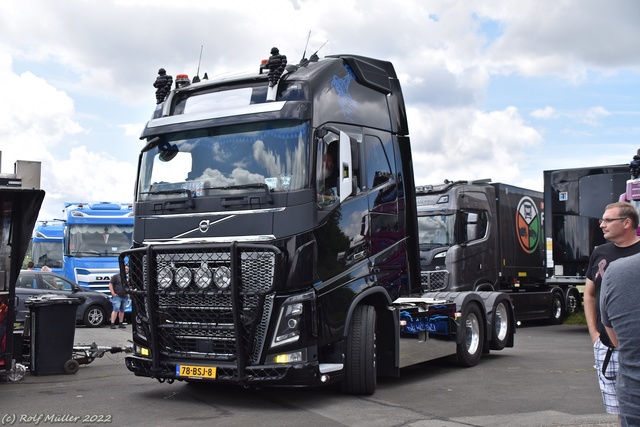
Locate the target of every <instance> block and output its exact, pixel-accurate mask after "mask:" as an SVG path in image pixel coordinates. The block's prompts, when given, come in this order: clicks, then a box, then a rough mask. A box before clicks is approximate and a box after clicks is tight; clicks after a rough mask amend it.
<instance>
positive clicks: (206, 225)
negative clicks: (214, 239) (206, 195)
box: [198, 219, 210, 233]
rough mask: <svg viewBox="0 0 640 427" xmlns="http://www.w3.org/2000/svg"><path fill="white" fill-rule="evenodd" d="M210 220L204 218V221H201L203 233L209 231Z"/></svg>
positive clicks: (199, 226)
mask: <svg viewBox="0 0 640 427" xmlns="http://www.w3.org/2000/svg"><path fill="white" fill-rule="evenodd" d="M209 224H210V222H209V220H208V219H203V220H202V221H200V224H198V228H199V229H200V232H201V233H206V232H207V231H209Z"/></svg>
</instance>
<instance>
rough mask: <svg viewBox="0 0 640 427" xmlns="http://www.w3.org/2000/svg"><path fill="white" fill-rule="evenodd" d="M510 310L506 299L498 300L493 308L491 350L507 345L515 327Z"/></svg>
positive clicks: (500, 348)
mask: <svg viewBox="0 0 640 427" xmlns="http://www.w3.org/2000/svg"><path fill="white" fill-rule="evenodd" d="M509 314H510V311H509V308H508V307H507V302H506V301H505V300H501V301H498V302H497V303H496V305H495V307H494V308H493V315H492V319H491V326H492V328H493V331H492V332H493V333H492V334H491V350H502V349H503V348H505V347H506V346H507V343H508V341H509V336H510V335H511V331H512V328H513V324H512V323H511V320H512V318H511V316H510V315H509Z"/></svg>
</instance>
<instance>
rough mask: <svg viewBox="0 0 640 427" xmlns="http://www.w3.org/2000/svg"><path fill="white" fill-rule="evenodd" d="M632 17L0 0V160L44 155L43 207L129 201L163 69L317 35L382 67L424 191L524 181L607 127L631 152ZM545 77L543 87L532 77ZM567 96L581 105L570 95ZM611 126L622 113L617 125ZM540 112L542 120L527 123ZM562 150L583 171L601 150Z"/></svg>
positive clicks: (546, 10) (487, 0) (413, 7)
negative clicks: (401, 99) (400, 104)
mask: <svg viewBox="0 0 640 427" xmlns="http://www.w3.org/2000/svg"><path fill="white" fill-rule="evenodd" d="M34 11H37V13H35V12H34ZM638 22H640V2H637V1H635V0H611V1H610V2H601V1H600V0H579V1H577V0H562V1H559V2H555V3H549V2H540V1H538V0H519V1H517V2H513V1H511V0H479V1H475V2H465V1H454V2H452V1H444V0H436V1H429V2H425V1H421V0H347V1H346V2H345V1H336V0H322V1H320V0H273V1H270V2H264V1H251V0H239V1H237V2H207V1H202V0H183V1H180V2H175V1H171V0H111V1H109V0H105V1H101V2H86V1H80V0H60V1H57V2H51V1H48V0H30V1H29V2H20V1H17V0H7V1H3V2H1V3H0V75H2V79H0V91H1V92H0V93H2V94H3V102H2V103H0V150H1V151H2V159H3V160H2V162H3V163H2V170H3V172H7V171H10V170H11V169H12V164H13V162H14V161H15V160H17V159H21V160H40V161H42V162H43V175H42V177H43V187H44V188H45V190H47V192H48V195H47V198H46V199H45V203H46V210H47V211H48V210H50V208H49V206H53V207H54V208H55V210H56V211H57V210H59V209H60V208H61V206H62V201H63V200H64V199H65V198H68V199H79V198H89V197H98V198H100V199H103V198H107V196H109V197H108V198H109V199H111V200H117V201H128V200H130V197H131V196H130V195H131V194H132V191H133V182H134V178H133V170H134V169H135V165H136V162H137V158H138V153H139V150H140V148H141V147H142V144H143V143H142V142H141V141H139V140H138V136H139V135H140V132H141V131H142V128H143V126H144V122H145V121H146V120H148V118H149V117H150V115H151V113H152V111H153V108H154V107H155V97H154V92H155V89H154V88H153V86H152V84H153V82H154V80H155V77H156V73H157V70H158V68H160V67H164V68H166V69H167V71H168V72H169V73H170V74H173V75H175V74H177V73H182V72H188V73H189V74H190V75H193V74H195V71H196V70H197V68H198V57H199V54H200V48H201V46H203V54H202V63H201V64H200V74H201V75H202V74H204V72H207V73H208V74H209V76H215V75H219V74H222V73H226V72H229V71H237V70H251V69H254V68H252V67H255V68H256V69H257V66H258V64H259V61H260V60H261V59H263V58H266V57H267V56H268V54H269V50H270V48H271V47H272V46H278V47H279V48H280V51H281V52H282V53H283V54H285V55H287V56H288V59H289V62H290V63H296V62H297V61H298V60H299V59H300V57H301V56H302V52H303V50H304V48H305V43H306V42H307V36H308V35H309V31H311V36H310V39H309V44H308V47H307V56H309V55H310V54H311V53H313V52H314V51H315V50H317V49H318V48H320V46H322V45H323V44H324V43H325V42H327V43H326V44H325V45H324V47H322V49H321V50H320V52H319V55H320V56H324V55H329V54H336V53H345V52H346V53H354V54H360V55H368V56H372V57H376V58H379V59H385V60H389V61H391V62H392V63H393V64H394V66H395V68H396V70H397V72H398V73H399V75H400V78H401V81H402V85H403V91H404V95H405V100H406V102H407V105H408V108H409V128H410V130H411V137H412V144H413V148H414V160H415V170H416V175H417V182H419V183H429V182H439V181H442V180H443V179H444V178H448V179H472V178H486V177H491V178H493V179H494V180H501V181H505V182H509V181H511V180H515V181H517V182H525V181H526V180H530V179H531V180H532V182H533V181H536V180H537V179H538V176H540V178H541V170H542V169H544V168H546V167H547V166H548V165H551V164H556V163H553V162H556V161H557V160H555V159H554V158H553V157H552V156H550V155H549V154H548V153H549V152H555V151H556V150H557V149H558V148H559V147H561V146H563V145H564V144H565V143H566V144H570V145H571V146H572V147H575V146H580V144H581V143H582V141H583V140H585V141H587V142H591V143H593V140H597V139H598V138H602V135H603V132H605V131H606V132H607V133H608V135H612V137H611V138H610V139H612V138H613V136H615V140H616V142H617V143H618V144H619V147H627V148H628V150H629V152H628V153H627V152H626V151H625V150H622V149H620V158H621V159H623V160H621V161H619V162H622V161H627V160H628V159H627V157H629V158H630V157H631V155H632V154H633V153H635V150H636V149H637V136H638V127H637V124H635V121H632V120H633V118H634V117H637V115H638V114H639V112H638V109H637V103H634V101H633V99H634V96H635V93H637V90H635V91H634V90H633V89H637V87H638V83H637V82H638V81H639V80H640V79H638V78H637V77H638V73H639V72H640V44H638V43H637V42H636V40H640V26H638V25H637V23H638ZM625 73H626V74H625ZM504 76H518V77H519V78H521V80H519V81H518V83H519V85H518V86H517V87H513V86H512V87H509V88H508V89H504V91H503V92H499V93H500V94H504V95H502V97H503V98H504V99H501V100H500V102H496V101H495V98H493V99H488V97H490V96H492V95H493V96H495V93H496V92H495V87H500V85H501V84H502V83H503V81H502V79H504ZM540 81H545V82H548V85H549V87H551V88H552V90H549V91H548V92H547V93H534V92H532V91H530V90H529V88H528V87H527V83H529V82H534V83H537V82H540ZM611 81H614V82H616V84H617V86H614V87H613V88H614V89H615V90H616V91H617V92H616V94H612V93H610V90H609V88H610V86H607V84H608V83H609V82H611ZM567 88H569V89H573V90H574V92H571V91H568V90H567ZM578 94H580V95H583V94H589V95H590V98H589V100H588V102H584V101H582V102H581V104H575V105H574V104H569V102H570V101H571V100H572V99H573V98H575V97H576V95H578ZM488 101H493V102H494V105H493V106H492V107H487V106H486V103H487V102H488ZM630 118H631V119H630ZM551 119H555V120H551ZM614 119H619V120H620V123H622V120H623V119H624V120H626V121H627V122H626V123H622V124H617V126H616V127H612V126H613V124H614V122H615V120H614ZM528 120H530V121H531V122H528ZM541 120H546V121H545V122H544V125H545V126H546V127H545V128H544V129H541V128H534V127H533V125H532V123H536V124H537V123H540V122H541ZM565 140H566V141H565ZM599 143H600V142H599ZM623 151H625V152H624V153H623ZM570 152H571V153H575V152H578V153H580V154H581V155H583V156H584V157H583V160H582V162H583V164H589V163H590V162H591V161H592V159H594V158H596V157H594V156H593V155H589V151H588V150H587V149H578V150H575V149H572V150H571V151H570ZM574 156H575V155H574ZM597 158H599V157H597ZM572 161H573V162H580V161H581V159H580V158H579V157H577V156H575V157H572ZM560 162H561V161H560ZM619 162H617V163H619ZM558 164H560V163H558ZM534 175H535V177H534V178H531V177H532V176H534ZM49 200H55V203H53V204H52V205H50V204H49Z"/></svg>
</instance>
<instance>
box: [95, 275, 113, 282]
mask: <svg viewBox="0 0 640 427" xmlns="http://www.w3.org/2000/svg"><path fill="white" fill-rule="evenodd" d="M103 280H104V281H105V282H108V281H109V280H111V277H109V276H96V281H97V282H100V281H103Z"/></svg>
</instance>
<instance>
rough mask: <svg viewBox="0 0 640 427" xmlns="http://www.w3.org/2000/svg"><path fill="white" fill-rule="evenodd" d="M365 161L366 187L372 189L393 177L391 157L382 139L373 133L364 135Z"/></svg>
mask: <svg viewBox="0 0 640 427" xmlns="http://www.w3.org/2000/svg"><path fill="white" fill-rule="evenodd" d="M364 156H365V158H364V161H365V165H366V166H365V170H366V177H365V179H366V183H365V185H364V186H365V187H366V188H367V189H371V188H374V187H377V186H378V185H381V184H384V183H385V182H387V181H389V179H390V178H391V176H392V175H391V167H390V166H389V159H388V157H387V154H386V152H385V150H384V147H383V146H382V141H380V139H379V138H377V137H375V136H372V135H365V137H364Z"/></svg>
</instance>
